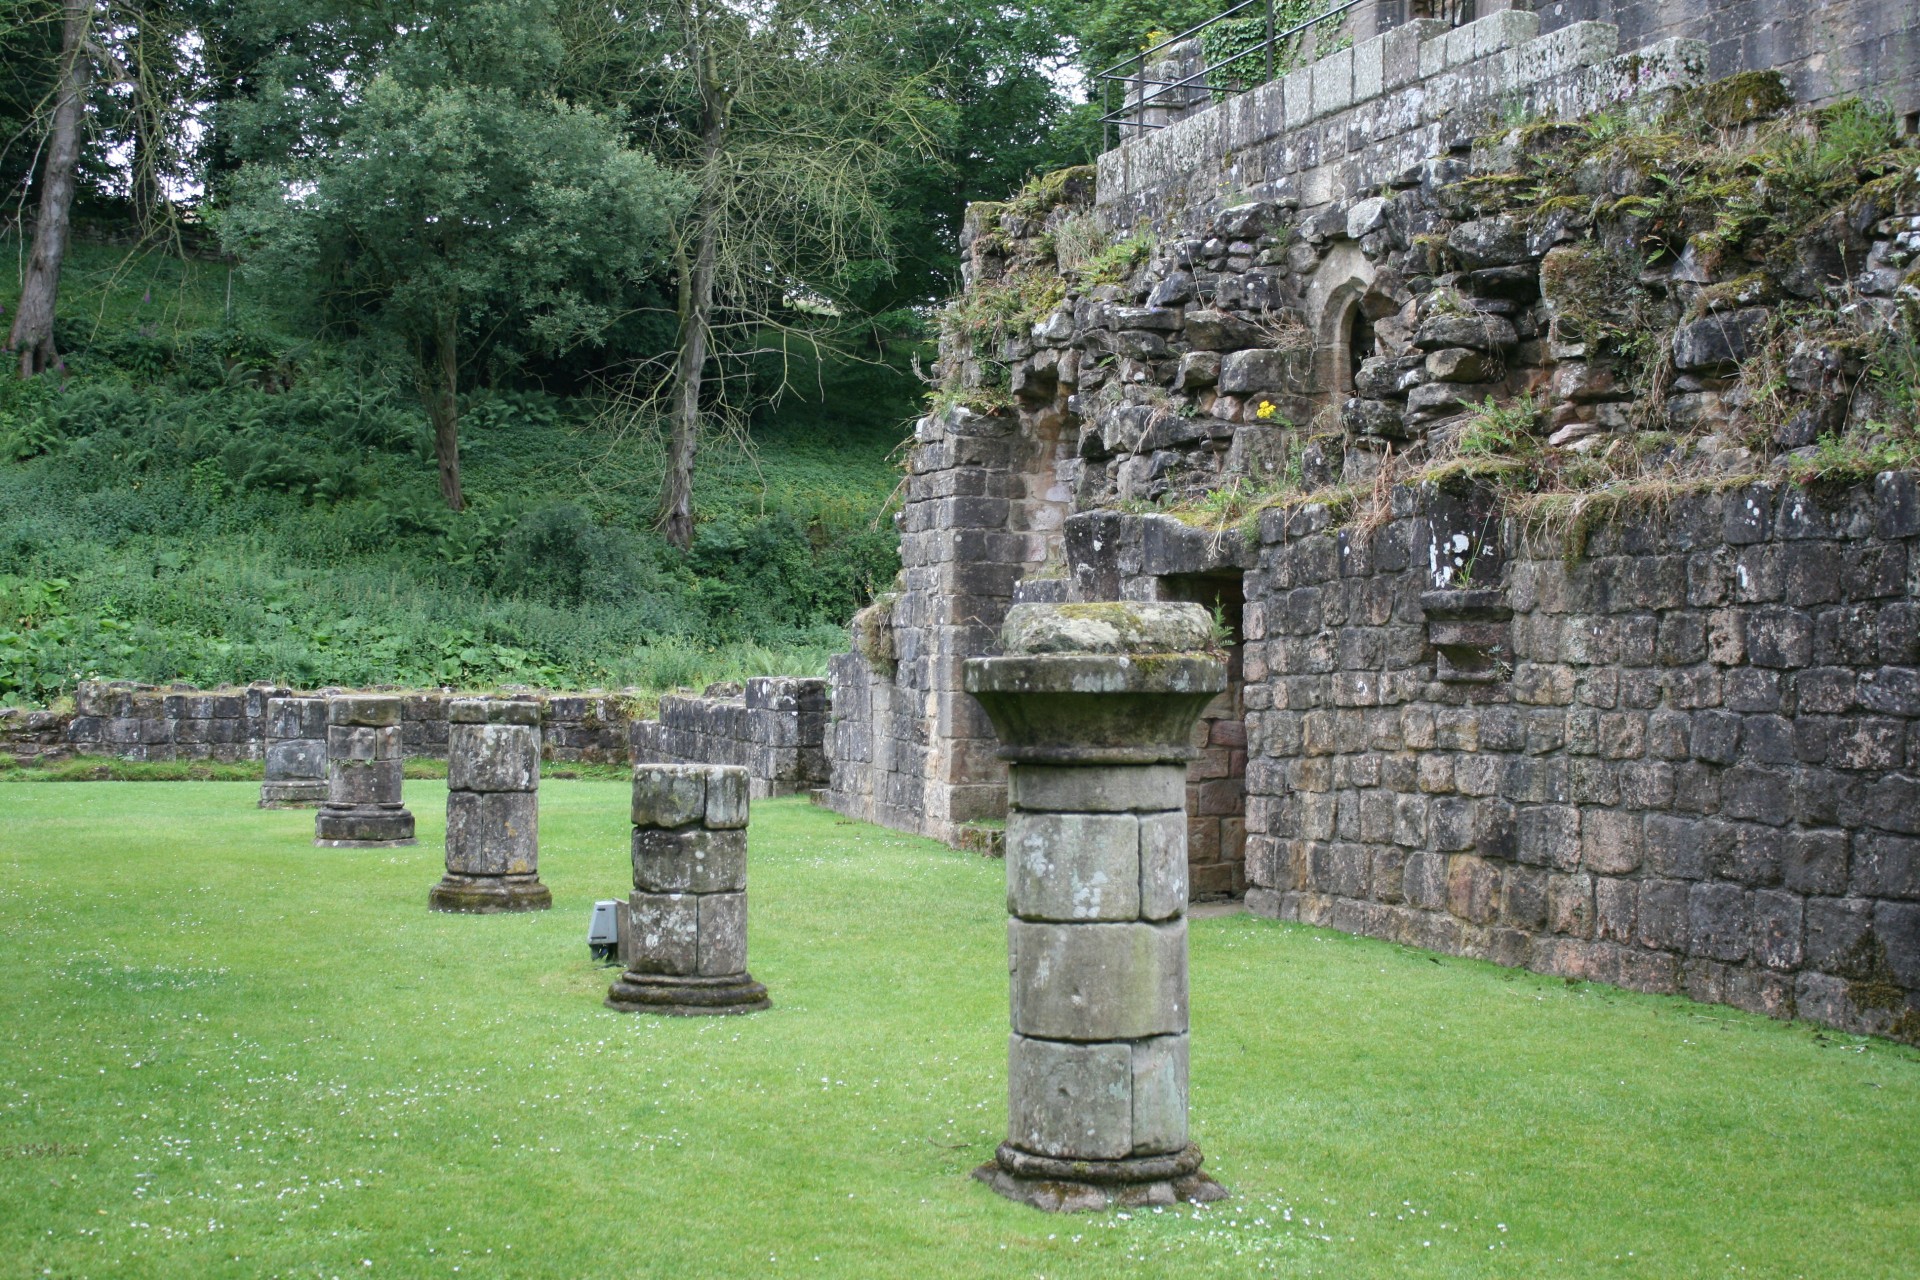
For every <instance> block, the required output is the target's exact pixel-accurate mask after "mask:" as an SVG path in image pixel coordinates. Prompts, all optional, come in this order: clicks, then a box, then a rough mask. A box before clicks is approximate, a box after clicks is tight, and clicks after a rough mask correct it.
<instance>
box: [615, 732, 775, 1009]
mask: <svg viewBox="0 0 1920 1280" xmlns="http://www.w3.org/2000/svg"><path fill="white" fill-rule="evenodd" d="M747 789H748V778H747V771H746V770H745V769H742V768H738V767H736V766H733V765H702V764H642V765H635V766H634V770H633V897H632V898H630V899H629V900H628V915H627V938H626V948H627V954H626V964H627V968H626V972H625V973H623V974H621V975H620V978H619V980H618V981H617V982H615V983H614V984H613V986H612V987H611V988H610V989H609V990H608V992H607V1007H608V1008H610V1009H620V1010H624V1011H627V1012H634V1013H676V1014H714V1013H752V1012H753V1011H754V1010H756V1009H765V1008H766V1007H767V1006H768V1004H769V1003H770V1002H769V1001H768V999H767V989H766V988H765V987H763V986H761V985H760V984H759V983H758V982H755V981H754V980H753V978H752V977H751V975H749V974H748V973H747V797H748V790H747Z"/></svg>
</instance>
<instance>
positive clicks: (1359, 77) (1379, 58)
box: [1353, 36, 1387, 103]
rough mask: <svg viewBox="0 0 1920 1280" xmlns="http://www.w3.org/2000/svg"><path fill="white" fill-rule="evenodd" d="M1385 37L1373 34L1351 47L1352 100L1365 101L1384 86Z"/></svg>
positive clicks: (1379, 92) (1378, 93) (1376, 95)
mask: <svg viewBox="0 0 1920 1280" xmlns="http://www.w3.org/2000/svg"><path fill="white" fill-rule="evenodd" d="M1386 50H1387V38H1386V37H1385V36H1375V37H1374V38H1373V39H1371V40H1365V41H1362V42H1361V43H1359V44H1357V45H1355V46H1354V47H1353V100H1354V102H1356V103H1361V102H1366V101H1368V100H1369V99H1372V98H1377V97H1379V96H1380V94H1381V92H1382V90H1383V89H1385V87H1386Z"/></svg>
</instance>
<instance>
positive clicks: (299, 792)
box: [260, 697, 327, 809]
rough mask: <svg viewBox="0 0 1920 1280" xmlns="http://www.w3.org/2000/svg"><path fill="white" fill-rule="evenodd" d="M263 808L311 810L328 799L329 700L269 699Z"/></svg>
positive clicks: (262, 786) (266, 717) (266, 716)
mask: <svg viewBox="0 0 1920 1280" xmlns="http://www.w3.org/2000/svg"><path fill="white" fill-rule="evenodd" d="M264 718H265V721H266V763H267V771H266V779H265V781H263V782H261V784H260V807H261V808H262V809H311V808H313V807H314V806H315V805H317V804H319V803H320V802H321V801H323V800H325V799H326V798H327V700H326V699H325V698H293V697H280V698H269V699H267V709H266V715H265V717H264Z"/></svg>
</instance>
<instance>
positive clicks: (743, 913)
mask: <svg viewBox="0 0 1920 1280" xmlns="http://www.w3.org/2000/svg"><path fill="white" fill-rule="evenodd" d="M694 896H695V897H697V898H698V900H699V903H700V948H699V949H700V970H699V971H700V975H701V976H702V977H707V978H723V977H726V976H728V975H729V974H735V973H745V972H746V970H747V895H746V894H744V893H702V894H697V895H694Z"/></svg>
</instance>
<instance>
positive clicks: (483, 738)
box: [447, 699, 540, 792]
mask: <svg viewBox="0 0 1920 1280" xmlns="http://www.w3.org/2000/svg"><path fill="white" fill-rule="evenodd" d="M480 701H482V700H481V699H463V700H461V701H459V702H455V703H454V707H455V709H456V711H457V710H458V709H459V708H460V706H461V702H480ZM496 705H500V706H515V705H518V706H525V707H531V706H533V704H532V703H519V704H514V703H498V704H496ZM536 710H537V708H536ZM447 786H448V787H449V788H450V789H452V790H454V791H525V792H532V791H534V790H536V789H538V787H539V786H540V731H539V729H538V728H536V727H533V726H529V725H524V724H514V723H494V722H485V721H482V722H475V721H471V720H462V719H460V718H459V717H458V716H457V715H456V716H455V717H454V718H453V722H452V726H451V728H450V729H449V731H448V735H447Z"/></svg>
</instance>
